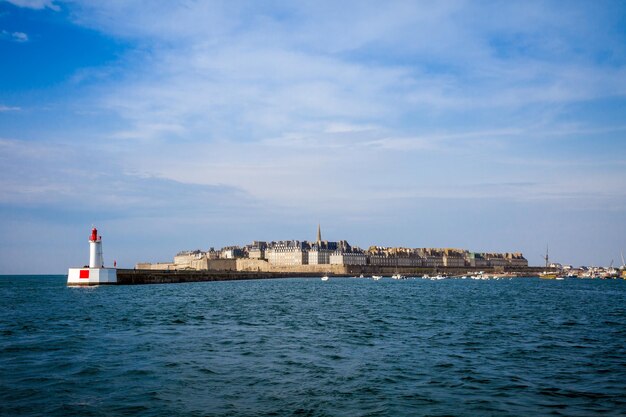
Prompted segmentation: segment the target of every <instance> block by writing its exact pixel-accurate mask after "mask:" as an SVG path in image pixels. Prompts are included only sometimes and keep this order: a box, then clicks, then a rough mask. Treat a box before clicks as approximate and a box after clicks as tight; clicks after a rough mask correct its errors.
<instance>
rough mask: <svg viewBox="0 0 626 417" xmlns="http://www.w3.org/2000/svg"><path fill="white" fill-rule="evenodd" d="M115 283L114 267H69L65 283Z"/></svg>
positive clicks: (115, 271) (115, 270)
mask: <svg viewBox="0 0 626 417" xmlns="http://www.w3.org/2000/svg"><path fill="white" fill-rule="evenodd" d="M104 284H117V269H115V268H70V269H69V271H68V273H67V285H104Z"/></svg>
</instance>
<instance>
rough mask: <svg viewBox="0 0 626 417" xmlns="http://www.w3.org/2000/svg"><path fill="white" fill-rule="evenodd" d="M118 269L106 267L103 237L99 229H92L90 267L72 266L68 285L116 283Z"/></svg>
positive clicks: (68, 275)
mask: <svg viewBox="0 0 626 417" xmlns="http://www.w3.org/2000/svg"><path fill="white" fill-rule="evenodd" d="M116 283H117V270H116V269H115V268H105V267H104V258H103V257H102V237H101V236H98V229H96V228H95V227H94V228H93V229H92V230H91V236H90V237H89V267H88V268H87V267H84V268H70V269H69V271H68V273H67V285H101V284H116Z"/></svg>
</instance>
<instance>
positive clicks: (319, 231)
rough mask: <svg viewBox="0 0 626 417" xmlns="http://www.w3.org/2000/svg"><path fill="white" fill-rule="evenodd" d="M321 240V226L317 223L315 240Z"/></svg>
mask: <svg viewBox="0 0 626 417" xmlns="http://www.w3.org/2000/svg"><path fill="white" fill-rule="evenodd" d="M321 241H322V228H321V227H320V225H319V223H318V224H317V242H318V243H319V242H321Z"/></svg>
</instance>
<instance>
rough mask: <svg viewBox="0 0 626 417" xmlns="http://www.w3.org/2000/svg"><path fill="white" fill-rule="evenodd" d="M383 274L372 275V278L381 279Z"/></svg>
mask: <svg viewBox="0 0 626 417" xmlns="http://www.w3.org/2000/svg"><path fill="white" fill-rule="evenodd" d="M382 277H383V276H382V275H372V279H373V280H374V281H378V280H379V279H381V278H382Z"/></svg>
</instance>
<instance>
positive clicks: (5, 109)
mask: <svg viewBox="0 0 626 417" xmlns="http://www.w3.org/2000/svg"><path fill="white" fill-rule="evenodd" d="M20 110H22V109H21V108H20V107H17V106H5V105H2V104H0V113H2V112H8V111H20Z"/></svg>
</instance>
